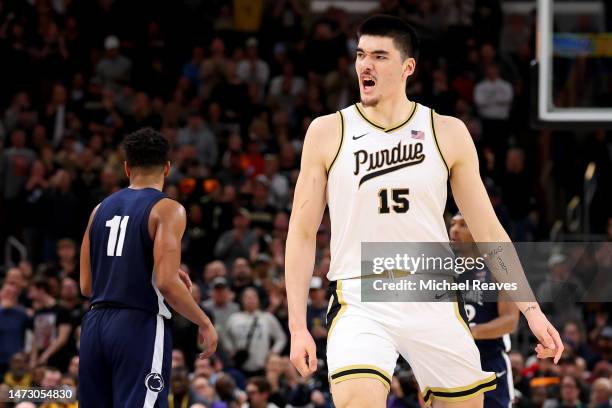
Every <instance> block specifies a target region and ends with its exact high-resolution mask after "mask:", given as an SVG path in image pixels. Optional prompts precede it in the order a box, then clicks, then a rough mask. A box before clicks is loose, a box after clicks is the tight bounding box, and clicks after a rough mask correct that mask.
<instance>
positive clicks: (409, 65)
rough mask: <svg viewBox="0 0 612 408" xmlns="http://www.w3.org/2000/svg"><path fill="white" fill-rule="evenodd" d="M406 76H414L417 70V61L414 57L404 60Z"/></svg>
mask: <svg viewBox="0 0 612 408" xmlns="http://www.w3.org/2000/svg"><path fill="white" fill-rule="evenodd" d="M403 67H404V75H406V78H408V77H409V76H411V75H412V74H414V70H415V69H416V60H415V59H414V58H412V57H408V58H406V59H405V60H404V64H403Z"/></svg>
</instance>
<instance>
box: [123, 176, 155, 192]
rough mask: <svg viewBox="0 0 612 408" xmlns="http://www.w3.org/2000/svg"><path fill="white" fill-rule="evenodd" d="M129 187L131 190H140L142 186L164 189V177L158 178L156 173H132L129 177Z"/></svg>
mask: <svg viewBox="0 0 612 408" xmlns="http://www.w3.org/2000/svg"><path fill="white" fill-rule="evenodd" d="M129 188H131V189H133V190H142V189H143V188H154V189H156V190H159V191H162V190H163V189H164V179H163V177H162V178H160V177H159V176H158V175H155V176H151V175H142V174H138V175H136V174H133V175H132V177H130V185H129Z"/></svg>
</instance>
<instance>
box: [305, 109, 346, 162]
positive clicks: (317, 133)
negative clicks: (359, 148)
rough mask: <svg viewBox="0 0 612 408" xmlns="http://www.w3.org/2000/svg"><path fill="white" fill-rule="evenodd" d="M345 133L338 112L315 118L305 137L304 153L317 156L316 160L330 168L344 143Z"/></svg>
mask: <svg viewBox="0 0 612 408" xmlns="http://www.w3.org/2000/svg"><path fill="white" fill-rule="evenodd" d="M343 133H344V132H343V126H342V122H341V118H340V115H339V114H338V113H337V112H336V113H332V114H329V115H323V116H319V117H317V118H315V119H313V121H312V122H311V123H310V126H309V127H308V131H307V132H306V137H305V138H304V154H307V155H308V156H310V157H313V158H317V159H316V161H318V162H320V163H321V164H323V163H324V164H325V168H329V166H330V163H331V162H332V160H333V158H334V156H335V155H336V153H337V152H338V150H339V148H340V146H341V145H342V139H343V137H344V135H343Z"/></svg>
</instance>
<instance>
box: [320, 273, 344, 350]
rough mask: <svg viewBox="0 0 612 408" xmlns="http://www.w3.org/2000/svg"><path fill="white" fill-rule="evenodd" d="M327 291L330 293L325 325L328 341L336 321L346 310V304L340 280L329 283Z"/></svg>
mask: <svg viewBox="0 0 612 408" xmlns="http://www.w3.org/2000/svg"><path fill="white" fill-rule="evenodd" d="M327 290H328V292H329V293H330V298H329V307H328V309H327V316H326V318H325V325H326V328H327V338H328V339H329V336H330V335H331V333H332V330H333V329H334V327H335V326H336V323H337V322H338V319H339V318H340V316H342V314H343V313H344V311H345V310H346V302H345V301H344V297H343V296H342V280H340V279H339V280H337V281H331V282H330V283H329V288H328V289H327Z"/></svg>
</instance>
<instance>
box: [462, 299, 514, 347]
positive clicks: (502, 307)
mask: <svg viewBox="0 0 612 408" xmlns="http://www.w3.org/2000/svg"><path fill="white" fill-rule="evenodd" d="M497 313H498V314H499V316H498V317H496V318H495V319H493V320H490V321H488V322H486V323H479V324H475V325H473V326H471V327H470V330H471V331H472V335H473V336H474V339H475V340H486V339H497V338H499V337H502V336H503V335H505V334H508V333H512V332H513V331H514V330H515V329H516V326H517V325H518V321H519V310H518V307H517V306H516V304H515V303H514V302H509V301H499V302H497Z"/></svg>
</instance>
